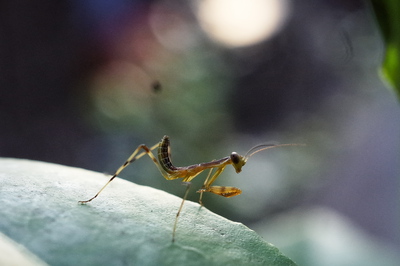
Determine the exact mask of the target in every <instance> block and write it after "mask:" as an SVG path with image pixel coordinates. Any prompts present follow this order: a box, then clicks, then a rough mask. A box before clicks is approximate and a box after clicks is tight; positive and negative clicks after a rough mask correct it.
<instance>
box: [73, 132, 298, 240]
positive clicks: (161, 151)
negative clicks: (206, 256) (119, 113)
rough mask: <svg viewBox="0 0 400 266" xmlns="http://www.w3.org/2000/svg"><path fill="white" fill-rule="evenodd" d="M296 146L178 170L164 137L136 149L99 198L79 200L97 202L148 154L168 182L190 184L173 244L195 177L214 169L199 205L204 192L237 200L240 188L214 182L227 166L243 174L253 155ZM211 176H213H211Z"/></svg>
mask: <svg viewBox="0 0 400 266" xmlns="http://www.w3.org/2000/svg"><path fill="white" fill-rule="evenodd" d="M296 145H301V144H280V145H269V144H263V145H258V146H256V147H254V148H252V149H250V150H249V151H248V152H247V154H246V155H245V156H241V155H239V154H237V153H236V152H232V153H231V155H230V156H227V157H224V158H222V159H219V160H214V161H211V162H207V163H200V164H193V165H189V166H183V167H177V166H174V165H173V164H172V162H171V155H170V153H169V150H170V141H169V137H168V136H164V137H163V138H162V140H161V141H160V142H159V143H158V144H156V145H154V146H152V147H150V148H148V147H147V146H146V145H144V144H142V145H139V146H138V147H137V148H136V150H135V151H134V152H133V153H132V154H131V156H129V158H128V159H127V160H126V161H125V163H124V164H123V165H122V166H120V167H119V168H118V170H117V171H116V172H115V173H114V174H113V175H112V176H111V178H110V180H109V181H108V182H107V183H106V184H105V185H104V186H103V187H102V188H101V189H100V190H99V192H97V194H96V195H94V196H93V197H92V198H90V199H89V200H85V201H79V203H81V204H85V203H88V202H90V201H92V200H93V199H95V198H96V197H97V196H98V195H99V194H100V193H101V192H102V191H103V190H104V189H105V188H106V186H107V185H108V184H109V183H110V182H111V181H112V180H113V179H114V178H115V177H117V176H118V175H119V174H120V173H121V172H122V170H124V169H125V168H126V167H127V166H128V165H129V164H131V163H133V162H134V161H136V160H137V159H139V158H141V157H142V156H144V155H145V154H147V155H148V156H149V157H150V158H151V159H152V160H153V162H154V164H155V165H156V166H157V168H158V169H159V170H160V172H161V174H162V175H163V176H164V177H165V178H166V179H167V180H173V179H177V178H183V182H186V183H185V184H186V185H187V189H186V192H185V195H184V197H183V199H182V203H181V205H180V207H179V210H178V212H177V214H176V218H175V223H174V228H173V232H172V242H174V241H175V231H176V225H177V222H178V217H179V214H180V212H181V210H182V207H183V203H184V202H185V200H186V198H187V194H188V191H189V187H190V181H191V180H192V179H193V178H195V177H196V176H197V175H199V174H200V173H202V172H203V171H204V170H206V169H210V172H209V174H208V176H207V178H206V180H205V181H204V184H203V186H202V188H201V189H199V190H198V191H197V192H198V193H200V199H199V202H200V204H201V205H203V204H202V197H203V193H204V192H211V193H214V194H217V195H220V196H224V197H227V198H229V197H233V196H236V195H239V194H241V193H242V191H241V190H240V189H239V188H236V187H229V186H212V184H213V183H214V181H215V180H216V179H217V178H218V176H219V175H220V174H221V173H222V172H223V171H224V169H225V167H226V166H227V165H230V164H231V165H232V166H233V167H234V168H235V171H236V173H240V172H241V171H242V167H243V166H244V165H245V164H246V162H247V160H248V158H250V157H251V156H252V155H253V154H255V153H257V152H259V151H262V150H266V149H270V148H274V147H281V146H296ZM157 147H158V152H157V153H158V160H157V158H156V157H155V156H154V154H153V153H152V152H151V151H152V150H154V149H156V148H157ZM140 150H144V152H142V153H140V154H138V153H139V151H140ZM214 168H216V171H215V173H214V174H213V175H212V176H211V173H212V171H213V169H214ZM210 176H211V177H210Z"/></svg>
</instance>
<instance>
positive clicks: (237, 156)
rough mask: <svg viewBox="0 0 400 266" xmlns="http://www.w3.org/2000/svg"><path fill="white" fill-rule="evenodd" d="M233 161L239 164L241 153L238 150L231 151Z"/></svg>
mask: <svg viewBox="0 0 400 266" xmlns="http://www.w3.org/2000/svg"><path fill="white" fill-rule="evenodd" d="M231 161H232V163H233V164H238V163H239V162H240V155H239V154H237V153H236V152H232V153H231Z"/></svg>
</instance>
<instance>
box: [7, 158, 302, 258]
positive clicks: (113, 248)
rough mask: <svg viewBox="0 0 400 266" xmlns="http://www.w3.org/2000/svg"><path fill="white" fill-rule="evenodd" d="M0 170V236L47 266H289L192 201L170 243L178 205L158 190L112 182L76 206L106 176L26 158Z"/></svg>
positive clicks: (266, 247) (269, 248) (248, 234)
mask: <svg viewBox="0 0 400 266" xmlns="http://www.w3.org/2000/svg"><path fill="white" fill-rule="evenodd" d="M0 166H1V169H2V170H1V172H0V206H1V209H0V217H1V219H0V231H1V232H3V233H4V234H5V235H7V236H8V237H9V238H11V239H13V240H14V241H15V242H17V243H19V244H22V245H24V246H25V247H26V248H27V249H28V250H30V251H31V252H32V253H34V254H35V255H36V256H38V257H39V258H40V259H42V260H43V261H45V262H46V263H48V264H50V265H295V263H294V262H293V261H291V260H290V259H289V258H287V257H285V256H284V255H283V254H282V253H281V252H280V251H279V250H278V249H277V248H276V247H274V246H273V245H271V244H268V243H267V242H265V241H264V240H263V239H262V238H261V237H260V236H258V235H257V234H256V233H255V232H254V231H252V230H250V229H249V228H247V227H246V226H244V225H242V224H240V223H236V222H232V221H229V220H227V219H225V218H223V217H221V216H219V215H216V214H214V213H212V212H210V211H208V210H207V209H206V208H205V207H200V205H199V204H197V203H194V202H190V201H187V202H185V205H184V208H183V210H182V212H181V216H180V218H179V221H178V226H177V231H176V241H175V242H174V243H172V241H171V240H172V227H173V223H174V219H175V216H176V212H177V210H178V208H179V205H180V204H181V199H180V198H178V197H176V196H173V195H170V194H168V193H166V192H164V191H160V190H156V189H153V188H150V187H145V186H139V185H136V184H134V183H131V182H128V181H125V180H122V179H119V178H116V179H115V180H114V181H113V182H111V183H110V185H109V186H108V187H107V188H106V189H105V190H104V191H103V192H102V194H101V195H100V196H99V197H98V198H96V199H95V200H93V201H92V202H90V203H88V204H86V205H81V204H78V200H85V199H88V198H90V197H91V196H93V195H94V194H95V193H96V192H97V191H98V190H99V189H100V188H101V187H102V186H103V185H104V184H105V182H106V181H107V180H108V178H109V177H107V176H105V175H103V174H100V173H95V172H92V171H87V170H83V169H78V168H72V167H66V166H61V165H56V164H49V163H43V162H34V161H28V160H16V159H0ZM154 178H162V177H161V176H157V177H154ZM183 191H184V188H183V189H182V192H183ZM2 256H7V255H6V254H3V253H0V258H1V257H2ZM0 261H1V259H0Z"/></svg>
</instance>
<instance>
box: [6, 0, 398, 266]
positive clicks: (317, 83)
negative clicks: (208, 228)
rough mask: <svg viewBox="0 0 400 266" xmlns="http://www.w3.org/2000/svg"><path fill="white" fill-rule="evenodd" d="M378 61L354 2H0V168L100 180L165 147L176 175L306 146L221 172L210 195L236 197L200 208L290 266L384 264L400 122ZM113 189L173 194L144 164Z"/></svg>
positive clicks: (393, 240) (393, 258) (392, 240)
mask: <svg viewBox="0 0 400 266" xmlns="http://www.w3.org/2000/svg"><path fill="white" fill-rule="evenodd" d="M383 52H384V48H383V43H382V38H381V36H380V33H379V30H378V28H377V25H376V22H375V18H374V15H373V12H372V11H371V8H370V5H369V2H368V1H363V0H339V1H338V0H336V1H332V0H308V1H301V2H299V1H293V0H252V1H244V0H201V1H200V0H198V1H182V0H161V1H149V0H146V1H144V0H142V1H139V0H137V1H135V0H114V1H105V0H86V1H78V0H59V1H50V0H40V1H27V0H25V1H24V0H20V1H3V2H1V3H0V125H1V129H0V156H3V157H16V158H27V159H34V160H41V161H47V162H54V163H60V164H64V165H70V166H77V167H82V168H86V169H91V170H95V171H100V172H104V173H108V174H110V173H113V172H114V171H115V170H116V169H117V168H118V167H119V166H120V165H121V164H122V163H123V162H124V161H125V160H126V159H127V157H128V156H129V155H130V154H131V153H132V152H133V151H134V150H135V149H136V147H137V146H138V145H139V144H142V143H145V144H147V145H148V146H152V145H154V144H155V143H157V142H158V141H160V140H161V138H162V137H163V136H164V135H169V136H170V139H171V145H172V151H171V152H172V157H173V162H174V164H175V165H177V166H186V165H190V164H194V163H200V162H206V161H211V160H213V159H219V158H222V157H224V156H228V155H229V154H230V153H231V152H232V151H236V152H238V153H239V154H244V153H246V152H247V150H248V149H250V148H251V147H252V146H254V145H256V144H260V143H305V144H307V146H306V147H282V148H277V149H272V150H268V151H265V152H260V153H258V154H256V155H254V156H253V157H251V159H249V161H248V162H247V164H246V165H245V166H244V168H243V171H242V173H240V174H239V175H237V174H236V173H235V171H234V170H233V168H232V169H231V168H230V167H229V168H227V169H226V170H225V172H224V173H223V174H222V175H221V176H220V177H219V179H218V180H217V181H216V183H215V184H218V185H227V186H237V187H239V188H241V189H242V190H243V194H242V195H240V196H237V197H234V198H229V199H227V198H223V197H219V196H217V195H213V194H205V195H204V199H203V201H204V204H205V206H206V207H207V208H209V209H210V210H212V211H214V212H216V213H218V214H221V215H223V216H224V217H226V218H229V219H231V220H234V221H238V222H242V223H244V224H245V225H247V226H249V227H250V228H251V229H253V230H255V231H256V232H258V233H259V234H260V235H261V236H262V237H263V238H264V239H265V240H266V241H268V242H270V243H273V244H274V245H276V246H277V247H278V248H279V249H280V250H281V251H282V252H284V253H285V254H286V255H288V256H289V257H291V258H292V259H293V260H295V261H296V262H297V263H298V264H299V265H397V263H398V261H399V254H400V253H399V251H400V209H399V203H400V195H399V194H400V193H399V192H400V191H399V188H400V186H399V177H400V164H399V159H400V158H399V157H400V156H399V151H400V138H399V135H400V119H399V117H400V109H399V104H398V102H397V101H396V98H395V95H394V93H393V92H392V91H391V90H390V88H388V87H387V86H386V85H385V84H384V83H383V81H382V80H381V79H380V77H379V75H378V68H379V66H380V64H381V62H382V58H383ZM159 84H160V85H161V86H159ZM121 177H122V178H125V179H128V180H131V181H133V182H135V183H138V184H142V185H147V186H151V187H155V188H159V189H162V190H165V191H168V192H171V193H173V194H176V195H178V196H182V195H183V194H184V190H185V188H184V187H182V186H180V180H175V181H167V180H165V179H164V178H163V177H162V176H161V175H160V173H159V172H158V170H157V168H156V167H155V166H154V164H153V163H152V162H151V160H149V159H148V158H147V157H143V159H141V160H139V161H137V162H136V163H135V164H134V165H132V166H130V167H129V168H127V169H126V170H125V171H124V172H123V173H122V174H121ZM205 177H206V174H205V173H204V174H203V175H201V176H199V177H197V178H196V179H195V180H193V183H194V186H193V187H195V188H199V187H201V185H202V183H203V182H204V179H205ZM0 181H1V180H0ZM85 189H87V193H88V196H90V194H92V193H95V192H97V190H98V189H99V188H85ZM190 199H191V200H193V201H197V200H198V194H196V193H195V189H192V191H191V195H190ZM77 200H79V199H77ZM194 222H195V221H194Z"/></svg>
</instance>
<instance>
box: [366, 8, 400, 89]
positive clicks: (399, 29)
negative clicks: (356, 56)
mask: <svg viewBox="0 0 400 266" xmlns="http://www.w3.org/2000/svg"><path fill="white" fill-rule="evenodd" d="M372 6H373V9H374V11H375V16H376V19H377V21H378V24H379V27H380V30H381V32H382V34H383V38H384V41H385V49H386V52H385V59H384V62H383V65H382V73H383V75H384V77H385V78H386V79H387V80H388V81H389V83H390V84H391V85H392V86H393V87H394V89H395V91H396V92H397V96H399V97H400V74H399V73H400V2H399V1H398V0H372Z"/></svg>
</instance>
